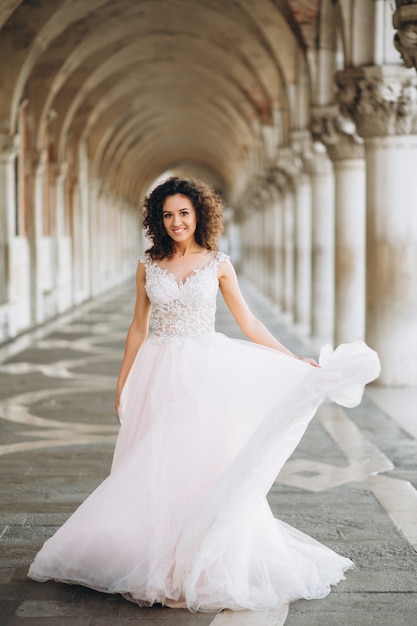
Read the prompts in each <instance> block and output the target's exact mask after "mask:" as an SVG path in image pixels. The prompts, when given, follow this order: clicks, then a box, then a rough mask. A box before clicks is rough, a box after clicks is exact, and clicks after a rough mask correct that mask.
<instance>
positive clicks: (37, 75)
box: [0, 0, 319, 201]
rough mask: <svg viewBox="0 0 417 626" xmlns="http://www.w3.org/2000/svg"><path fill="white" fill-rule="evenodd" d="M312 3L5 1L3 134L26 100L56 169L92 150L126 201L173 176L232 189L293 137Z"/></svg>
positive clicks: (0, 71) (0, 2) (1, 2)
mask: <svg viewBox="0 0 417 626" xmlns="http://www.w3.org/2000/svg"><path fill="white" fill-rule="evenodd" d="M318 5H319V0H226V1H225V0H35V1H34V0H23V1H18V0H0V27H1V30H0V58H1V59H3V62H2V63H1V64H0V84H1V96H0V131H1V132H2V133H6V134H7V133H10V134H14V133H15V132H16V129H17V122H18V114H19V109H20V107H21V106H22V104H24V103H28V107H30V119H31V128H32V131H33V143H34V145H35V146H37V147H38V148H39V149H40V148H41V146H42V142H43V141H44V137H45V129H46V128H48V133H49V138H50V141H51V150H52V152H53V155H54V158H55V159H56V160H57V161H64V160H65V159H67V158H68V151H69V150H73V151H74V152H76V150H77V149H78V147H79V146H80V145H81V143H83V145H84V144H85V145H86V147H87V151H88V156H89V159H90V162H91V163H92V164H93V167H94V169H95V173H96V175H97V176H98V177H99V178H101V179H105V180H106V182H107V184H109V185H110V186H111V187H112V188H113V189H114V190H115V191H116V192H117V193H119V194H122V195H124V196H126V197H127V198H128V199H129V200H131V201H135V200H136V199H137V198H138V197H139V195H140V194H141V193H142V192H143V189H144V188H145V187H146V186H147V185H149V184H150V183H151V182H152V181H153V180H154V179H155V178H156V177H157V176H158V175H160V174H161V173H163V172H164V171H167V170H172V169H175V168H177V169H178V168H182V169H185V170H188V171H190V172H191V173H193V172H197V173H198V172H205V175H206V177H208V178H211V179H212V182H213V183H214V184H216V186H217V187H219V188H220V189H221V190H222V191H223V192H224V193H226V194H227V193H230V192H231V191H232V190H233V189H236V187H239V185H242V177H244V176H245V171H246V169H247V168H248V167H252V168H253V167H255V168H256V162H257V160H259V159H262V158H263V154H264V152H265V150H266V147H265V146H266V144H267V143H268V142H272V143H277V142H278V141H281V142H283V143H285V134H286V133H287V132H288V128H289V127H290V122H289V118H290V116H291V109H292V107H293V108H294V102H292V101H291V98H292V97H293V95H292V94H293V92H294V85H295V84H296V82H297V78H298V77H299V72H300V66H301V65H303V64H305V56H306V55H305V53H306V50H307V49H308V48H309V46H311V47H313V46H314V42H315V40H316V37H317V20H318V11H319V7H318ZM5 59H7V62H6V63H5V62H4V60H5ZM307 79H308V77H307ZM291 123H292V124H293V121H292V122H291Z"/></svg>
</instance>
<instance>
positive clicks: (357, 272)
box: [312, 107, 366, 345]
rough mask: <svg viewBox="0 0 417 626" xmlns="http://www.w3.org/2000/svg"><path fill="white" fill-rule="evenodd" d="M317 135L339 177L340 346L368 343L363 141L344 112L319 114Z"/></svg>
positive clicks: (337, 264)
mask: <svg viewBox="0 0 417 626" xmlns="http://www.w3.org/2000/svg"><path fill="white" fill-rule="evenodd" d="M312 133H313V137H314V138H315V139H316V140H320V141H321V142H322V143H323V144H324V145H325V146H326V148H327V151H328V154H329V156H330V159H331V160H332V163H333V167H334V172H335V220H336V222H335V320H334V342H335V344H336V345H338V344H339V343H343V342H349V341H356V340H358V339H364V337H365V262H366V261H365V223H366V201H365V197H366V185H365V182H366V175H365V158H364V147H363V139H362V138H361V137H359V136H358V135H357V133H356V128H355V124H354V123H353V122H352V121H351V120H350V119H348V118H344V117H343V116H342V115H341V114H340V111H339V110H338V107H327V108H324V107H323V108H320V109H317V110H315V111H314V113H313V120H312Z"/></svg>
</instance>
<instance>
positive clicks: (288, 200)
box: [283, 187, 295, 322]
mask: <svg viewBox="0 0 417 626" xmlns="http://www.w3.org/2000/svg"><path fill="white" fill-rule="evenodd" d="M283 210H284V212H283V217H284V229H283V230H284V312H285V314H286V317H287V319H288V321H290V322H292V321H293V319H294V283H295V280H294V194H293V193H292V190H291V189H290V187H287V188H286V190H285V193H284V206H283Z"/></svg>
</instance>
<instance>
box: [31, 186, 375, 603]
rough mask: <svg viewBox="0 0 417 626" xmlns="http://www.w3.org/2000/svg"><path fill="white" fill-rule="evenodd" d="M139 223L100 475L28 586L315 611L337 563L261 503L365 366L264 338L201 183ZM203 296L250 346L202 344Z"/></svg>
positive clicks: (356, 389) (344, 565)
mask: <svg viewBox="0 0 417 626" xmlns="http://www.w3.org/2000/svg"><path fill="white" fill-rule="evenodd" d="M144 209H145V213H144V223H143V225H144V228H145V229H146V234H147V236H148V238H149V239H150V240H151V242H152V247H151V248H150V249H149V250H148V251H147V253H146V254H145V255H144V256H143V257H142V258H141V259H140V261H139V263H138V268H137V273H136V291H137V293H136V305H135V311H134V316H133V321H132V324H131V326H130V328H129V331H128V334H127V339H126V348H125V353H124V357H123V361H122V365H121V368H120V374H119V377H118V382H117V394H116V409H117V411H118V413H119V417H120V421H121V427H120V432H119V435H118V439H117V442H116V448H115V452H114V458H113V464H112V469H111V473H110V475H109V477H108V478H107V479H106V480H105V481H104V482H103V483H102V484H101V485H100V486H99V487H98V488H97V489H96V490H95V491H94V492H93V493H92V494H91V495H90V496H89V497H88V498H87V500H86V501H85V502H84V503H83V504H82V505H81V506H80V507H79V508H78V509H77V511H76V512H75V513H74V514H73V515H72V516H71V517H70V518H69V519H68V520H67V522H66V523H65V524H64V525H63V526H62V527H61V528H60V529H59V530H58V531H57V533H56V534H55V535H54V536H53V537H51V538H50V539H49V540H48V541H46V543H45V544H44V546H43V547H42V549H41V550H40V552H39V553H38V554H37V556H36V558H35V561H34V562H33V563H32V565H31V567H30V569H29V576H30V577H31V578H33V579H35V580H38V581H45V580H48V579H54V580H57V581H61V582H66V583H73V584H80V585H85V586H88V587H91V588H93V589H97V590H99V591H103V592H106V593H120V594H122V595H123V596H124V597H125V598H127V599H128V600H131V601H133V602H136V603H137V604H139V605H148V606H149V605H152V604H154V603H160V604H163V605H165V606H169V607H173V608H175V607H182V608H184V607H186V608H188V609H190V610H192V611H220V610H222V609H225V608H229V609H232V610H242V609H252V610H267V609H271V608H276V607H279V606H281V605H282V604H287V603H288V602H291V601H294V600H297V599H299V598H322V597H324V596H326V595H327V594H328V593H329V591H330V585H332V584H335V583H337V582H338V581H339V580H340V579H341V578H343V576H344V571H346V570H347V569H348V568H350V567H351V566H352V562H351V561H350V560H349V559H348V558H347V557H343V556H339V555H338V554H336V553H335V552H333V551H332V550H330V549H329V548H327V547H325V546H324V545H322V544H320V543H318V542H317V541H315V540H314V539H312V538H311V537H308V536H307V535H305V534H303V533H301V532H300V531H298V530H296V529H295V528H292V527H291V526H289V525H288V524H285V523H283V522H281V521H279V520H276V519H275V518H274V517H273V515H272V512H271V510H270V508H269V505H268V503H267V500H266V495H267V492H268V490H269V489H270V487H271V485H272V483H273V481H274V480H275V478H276V476H277V474H278V472H279V471H280V469H281V467H282V466H283V464H284V463H285V461H286V460H287V459H288V457H289V456H290V455H291V453H292V452H293V450H294V448H295V447H296V446H297V444H298V442H299V441H300V439H301V437H302V435H303V433H304V431H305V429H306V427H307V425H308V423H309V421H310V420H311V419H312V417H313V415H314V413H315V412H316V410H317V408H318V406H319V404H320V403H321V402H322V401H323V400H324V398H325V397H326V396H327V397H329V398H330V399H332V400H335V401H338V402H339V403H341V404H343V405H344V406H354V405H355V404H357V403H359V402H360V400H361V397H362V393H363V387H364V385H365V384H366V383H368V382H370V381H371V380H373V379H374V378H376V377H377V376H378V374H379V361H378V357H377V355H376V353H375V352H374V351H373V350H371V349H370V348H368V347H367V346H366V345H365V344H364V343H362V342H354V343H352V344H343V345H341V346H339V347H338V348H337V349H336V350H335V351H333V350H332V349H331V348H330V346H326V347H325V348H324V349H323V350H322V352H321V356H320V360H319V364H318V363H316V361H314V359H312V358H309V357H301V356H296V355H294V354H292V353H291V352H290V351H289V350H287V349H286V348H285V347H284V346H283V345H282V344H281V343H280V342H279V341H278V340H277V339H275V338H274V337H273V336H272V335H271V333H270V332H269V331H268V330H267V329H266V328H265V326H264V325H263V324H262V323H261V322H260V321H259V320H258V319H257V318H256V317H255V316H254V315H253V314H252V313H251V311H250V309H249V308H248V306H247V304H246V302H245V300H244V298H243V296H242V294H241V292H240V289H239V285H238V281H237V278H236V274H235V271H234V268H233V266H232V264H231V262H230V260H229V258H228V257H227V256H226V255H225V254H223V253H222V252H219V251H218V250H217V238H218V236H219V235H220V233H221V231H222V204H221V200H220V198H219V196H218V195H217V194H216V193H215V192H214V191H213V190H212V189H211V188H210V187H209V186H208V185H206V184H204V183H202V182H200V181H197V180H192V179H180V178H176V177H173V178H169V179H168V180H166V181H165V182H163V183H162V184H160V185H159V186H157V187H156V188H155V189H154V190H153V191H152V192H151V193H150V194H149V195H148V196H147V197H146V198H145V207H144ZM218 289H220V291H221V294H222V296H223V298H224V300H225V302H226V304H227V306H228V307H229V309H230V311H231V313H232V314H233V316H234V318H235V319H236V321H237V323H238V324H239V326H240V328H241V329H242V331H243V332H244V333H245V335H247V337H248V338H249V339H251V340H252V342H247V341H241V340H237V339H231V338H229V337H226V336H225V335H223V334H221V333H218V332H216V331H215V328H214V322H215V310H216V297H217V292H218Z"/></svg>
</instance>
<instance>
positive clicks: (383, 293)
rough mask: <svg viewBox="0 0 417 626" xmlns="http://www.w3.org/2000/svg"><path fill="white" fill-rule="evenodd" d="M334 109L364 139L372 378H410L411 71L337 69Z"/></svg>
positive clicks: (414, 349)
mask: <svg viewBox="0 0 417 626" xmlns="http://www.w3.org/2000/svg"><path fill="white" fill-rule="evenodd" d="M337 82H338V85H339V89H340V93H339V99H340V102H341V110H342V112H343V113H345V114H348V115H351V116H352V117H353V119H354V120H355V122H356V126H357V129H358V133H359V134H360V135H361V136H362V137H364V139H365V156H366V166H367V180H366V190H367V193H366V202H367V275H366V285H367V287H366V311H367V317H366V340H367V342H368V343H369V344H370V345H371V346H372V347H373V348H375V349H376V350H377V352H378V353H379V355H380V358H381V362H382V373H381V377H380V382H381V383H383V384H388V385H416V384H417V359H416V354H417V221H416V206H417V205H416V198H417V77H416V76H415V72H414V71H410V70H406V69H404V68H402V67H396V66H387V67H380V66H378V67H364V68H356V69H354V70H348V71H344V72H340V73H338V74H337Z"/></svg>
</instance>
